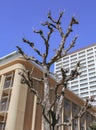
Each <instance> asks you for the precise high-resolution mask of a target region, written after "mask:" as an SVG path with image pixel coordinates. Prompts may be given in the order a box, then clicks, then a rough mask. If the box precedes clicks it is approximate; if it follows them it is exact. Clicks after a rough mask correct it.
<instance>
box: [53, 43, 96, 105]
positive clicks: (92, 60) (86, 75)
mask: <svg viewBox="0 0 96 130" xmlns="http://www.w3.org/2000/svg"><path fill="white" fill-rule="evenodd" d="M78 61H80V66H81V67H80V72H81V75H80V76H78V77H77V78H76V79H74V80H73V81H70V82H69V84H68V87H69V89H70V90H72V91H73V92H74V93H75V94H76V95H78V96H80V97H82V98H88V97H91V96H93V95H94V96H95V97H96V44H94V45H92V46H88V47H86V48H83V49H80V50H77V51H75V52H73V53H70V54H68V55H67V56H65V57H64V58H62V59H59V60H58V61H57V62H56V63H55V66H54V73H56V74H57V75H58V76H59V78H61V72H60V69H61V67H63V68H65V69H70V70H72V69H74V67H75V66H76V63H77V62H78ZM93 105H96V99H95V102H94V104H93Z"/></svg>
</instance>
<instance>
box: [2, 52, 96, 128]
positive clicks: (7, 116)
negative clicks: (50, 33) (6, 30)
mask: <svg viewBox="0 0 96 130" xmlns="http://www.w3.org/2000/svg"><path fill="white" fill-rule="evenodd" d="M33 66H34V72H33V75H34V76H36V77H39V78H40V77H42V69H41V68H40V67H39V66H37V65H36V64H34V63H30V62H27V61H25V60H24V59H23V58H22V57H21V56H20V55H19V54H18V53H17V52H13V53H11V54H9V55H7V56H5V57H3V58H1V59H0V130H43V123H42V110H41V108H40V107H39V106H38V105H37V104H36V101H37V98H36V96H34V95H33V94H32V93H31V92H30V90H29V89H28V87H27V86H26V85H24V84H21V76H20V75H19V72H22V71H24V70H26V69H32V67H33ZM50 84H51V85H54V84H55V80H54V79H53V78H50ZM33 85H34V87H35V88H36V89H37V90H39V93H40V96H41V97H42V98H43V84H40V83H38V82H37V81H34V83H33ZM50 97H51V98H52V95H50ZM83 103H84V101H83V100H82V99H80V98H79V97H78V96H76V95H75V94H73V93H72V92H71V91H69V90H67V91H66V94H65V99H64V104H63V105H64V109H62V122H63V121H68V120H70V118H72V116H74V115H76V113H78V112H79V110H80V107H81V106H82V105H83ZM95 113H96V109H95V108H92V109H91V110H90V111H88V112H87V113H86V115H84V116H83V117H82V118H81V119H76V120H75V121H74V122H73V124H72V126H70V128H67V127H65V128H64V127H62V128H61V129H62V130H87V128H88V126H89V125H90V123H92V122H93V121H94V120H95V117H94V116H93V114H95Z"/></svg>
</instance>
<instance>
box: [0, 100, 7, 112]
mask: <svg viewBox="0 0 96 130" xmlns="http://www.w3.org/2000/svg"><path fill="white" fill-rule="evenodd" d="M7 106H8V102H7V98H6V99H4V100H2V101H1V102H0V111H7V108H8V107H7Z"/></svg>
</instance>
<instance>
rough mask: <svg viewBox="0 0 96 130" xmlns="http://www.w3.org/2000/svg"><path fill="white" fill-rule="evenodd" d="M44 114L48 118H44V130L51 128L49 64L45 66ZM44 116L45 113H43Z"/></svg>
mask: <svg viewBox="0 0 96 130" xmlns="http://www.w3.org/2000/svg"><path fill="white" fill-rule="evenodd" d="M43 69H44V76H43V78H44V114H45V116H46V117H47V119H48V120H46V119H45V117H44V118H43V123H44V130H51V128H50V123H49V122H48V121H49V120H50V119H49V114H48V112H49V109H50V98H49V70H48V67H47V66H44V68H43ZM43 116H44V115H43Z"/></svg>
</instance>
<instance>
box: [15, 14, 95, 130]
mask: <svg viewBox="0 0 96 130" xmlns="http://www.w3.org/2000/svg"><path fill="white" fill-rule="evenodd" d="M62 16H63V12H60V14H59V16H58V19H57V20H55V19H54V18H53V17H52V15H51V12H49V13H48V15H47V17H48V21H46V22H44V23H42V24H41V25H42V26H44V27H47V29H48V30H49V31H48V34H47V36H46V37H45V35H44V31H43V30H34V33H36V34H39V35H40V37H41V38H42V39H43V41H44V45H45V52H44V53H42V52H41V51H40V50H39V49H37V48H35V44H34V43H33V42H31V41H29V40H27V39H25V38H23V42H24V43H27V44H28V45H29V46H30V47H31V48H32V49H33V50H34V51H35V52H36V53H37V54H38V55H39V56H40V57H41V58H42V61H40V60H39V59H36V58H35V57H34V56H28V55H26V54H25V53H24V51H23V50H22V49H21V48H20V47H18V46H17V48H18V51H19V53H21V54H22V55H23V56H24V58H25V59H26V60H29V61H32V62H35V63H36V64H38V65H40V66H42V68H43V69H42V70H43V77H42V78H41V79H38V78H36V77H33V76H32V71H26V72H24V73H22V74H21V76H22V77H23V81H22V82H23V83H25V84H27V85H28V87H29V88H30V90H31V91H32V92H33V93H34V94H35V95H36V96H37V98H38V101H39V103H38V104H39V105H41V107H42V115H43V121H44V130H57V129H58V128H59V127H60V126H62V125H64V126H65V125H66V126H70V125H72V121H73V120H75V119H76V118H80V117H82V115H83V114H84V113H85V112H86V111H87V110H88V109H89V108H90V105H89V100H86V103H85V104H84V105H83V107H82V108H81V110H80V112H79V113H78V115H77V116H75V117H73V118H72V119H71V120H70V121H69V122H64V123H61V122H60V115H61V109H62V103H63V101H64V94H65V91H66V89H67V83H68V81H71V80H73V79H74V78H76V77H77V76H79V75H80V73H79V68H80V62H79V61H78V63H77V65H76V67H75V68H74V69H73V70H71V71H70V74H69V75H68V74H67V73H68V72H69V70H66V69H64V68H61V73H62V79H61V80H60V81H58V82H57V84H56V86H54V99H53V101H52V102H50V83H49V77H50V67H51V66H52V64H53V63H54V62H56V61H57V60H58V59H60V58H62V57H64V56H66V55H67V53H68V52H69V50H70V49H71V48H72V47H74V45H75V42H76V39H77V36H75V37H74V39H73V40H72V42H71V43H70V45H69V46H68V48H66V49H65V44H66V40H67V39H68V37H69V35H70V34H71V32H72V31H73V25H76V24H78V21H77V20H76V19H75V18H74V17H72V19H71V21H70V23H69V26H68V29H67V31H66V33H64V31H63V28H62V26H61V19H62ZM54 30H56V31H57V32H59V34H60V37H61V41H60V44H59V48H58V49H57V50H56V53H55V55H54V56H53V57H52V58H51V59H49V61H48V55H49V54H50V50H49V48H50V44H49V43H50V38H51V35H52V34H53V33H54ZM33 79H35V80H38V81H39V82H43V84H44V99H43V100H42V99H41V98H40V95H39V93H38V91H36V89H35V88H33ZM60 87H61V92H60V93H59V95H58V89H59V88H60ZM91 101H93V99H91Z"/></svg>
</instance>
